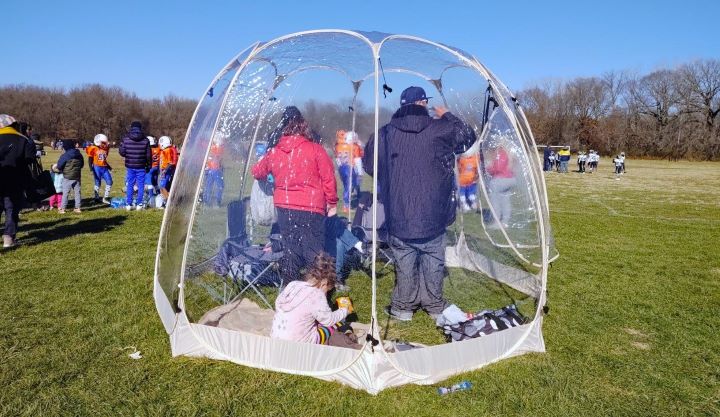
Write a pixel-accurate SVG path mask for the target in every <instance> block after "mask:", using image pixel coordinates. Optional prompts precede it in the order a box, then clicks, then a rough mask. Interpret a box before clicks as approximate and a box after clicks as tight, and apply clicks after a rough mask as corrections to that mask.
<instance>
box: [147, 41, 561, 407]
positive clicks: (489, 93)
mask: <svg viewBox="0 0 720 417" xmlns="http://www.w3.org/2000/svg"><path fill="white" fill-rule="evenodd" d="M385 83H387V84H388V85H389V86H391V88H394V89H396V90H397V91H395V92H394V93H388V91H387V90H385V91H384V90H383V88H382V86H383V84H385ZM410 85H419V86H422V87H424V88H425V90H426V91H427V92H428V95H429V96H432V97H433V98H432V100H431V104H432V103H433V102H434V103H436V104H441V105H444V106H446V107H447V108H448V109H449V110H450V112H452V113H453V114H455V115H456V116H458V117H460V118H461V119H462V120H464V121H465V122H466V123H468V124H469V125H470V126H471V127H472V128H473V129H474V130H475V134H476V136H477V138H478V139H477V142H476V143H475V145H473V147H472V148H471V149H470V150H468V151H467V152H466V155H478V156H479V157H480V160H481V161H483V160H485V161H487V160H489V159H491V158H492V157H493V155H494V154H493V152H496V150H497V149H498V148H499V147H502V148H504V149H505V150H506V151H507V153H508V154H509V156H510V159H511V161H512V171H513V175H514V187H512V189H511V191H505V192H502V194H501V193H500V192H499V191H497V187H494V186H493V178H492V177H491V176H489V175H488V174H487V172H485V171H484V164H482V163H481V164H479V167H478V168H477V169H478V171H479V172H478V174H479V184H478V189H477V204H478V205H479V207H478V208H477V209H476V210H468V211H466V210H463V209H462V207H460V205H458V206H459V208H458V213H457V218H456V220H455V222H454V223H453V224H452V225H451V226H449V227H448V230H447V234H446V270H447V274H446V278H445V283H444V296H445V298H447V300H448V302H450V303H454V304H456V305H457V306H458V307H460V308H461V309H462V310H463V311H480V310H483V309H496V308H500V307H503V306H505V305H508V304H515V305H516V306H517V307H518V310H519V311H520V312H521V313H522V314H524V315H525V316H526V317H528V321H527V322H526V323H525V324H522V325H520V326H517V327H512V328H509V329H506V330H503V331H499V332H495V333H492V334H489V335H486V336H483V337H478V338H471V339H467V340H463V341H459V342H452V343H449V342H447V340H446V339H445V336H444V335H443V334H442V332H441V331H440V330H439V329H438V328H436V327H435V325H434V322H433V321H432V320H431V319H430V318H429V316H427V315H425V314H424V313H416V314H415V317H414V319H413V321H412V322H410V323H401V322H395V321H394V320H390V319H389V318H388V317H387V316H385V315H384V313H382V307H384V305H387V302H388V300H389V297H390V292H391V291H392V287H393V281H394V280H393V275H392V269H393V267H392V266H387V265H385V264H384V262H382V261H381V259H380V258H375V256H377V255H375V254H379V252H378V251H377V247H376V246H375V245H377V243H376V242H374V243H373V246H372V249H371V251H372V253H373V258H372V259H373V262H372V264H371V266H370V270H369V271H368V272H367V273H363V272H353V273H352V274H351V276H350V278H349V279H348V283H349V285H350V288H351V290H350V296H351V297H352V298H353V301H354V304H355V309H356V314H357V322H361V323H365V324H366V332H367V333H368V334H369V337H363V338H362V339H361V340H359V343H362V344H363V345H362V349H359V350H358V349H349V348H341V347H333V346H326V345H319V344H308V343H297V342H291V341H285V340H278V339H273V338H270V337H269V336H268V334H269V332H266V333H263V332H262V331H260V332H258V331H257V329H255V330H251V329H243V328H239V329H238V328H234V329H231V328H224V327H222V326H220V325H218V324H217V323H212V322H208V321H207V320H204V319H203V317H204V316H207V314H208V313H209V312H212V311H216V310H217V309H222V308H224V307H225V306H227V305H228V304H230V303H231V302H236V301H238V300H240V299H248V300H250V301H253V302H254V303H255V304H257V305H258V306H260V307H259V309H260V310H263V309H265V310H266V312H269V313H270V315H272V310H271V309H270V308H269V305H262V304H263V303H262V302H261V300H259V299H258V297H257V293H255V292H253V291H246V292H244V293H240V290H239V288H238V287H237V286H236V285H234V284H235V282H233V281H232V280H231V279H228V277H226V276H220V275H218V274H216V273H214V272H213V269H212V264H213V259H215V257H216V255H217V253H218V251H219V250H220V248H221V246H222V244H223V242H224V241H225V239H226V238H227V237H228V219H229V218H230V217H231V216H232V213H231V211H232V210H233V209H232V207H235V206H233V205H232V202H234V201H243V199H244V198H246V197H247V196H249V195H250V190H251V185H252V183H253V178H252V176H251V175H250V174H249V171H250V168H251V167H252V166H253V165H254V164H255V163H256V162H257V161H258V157H257V156H256V152H255V150H256V148H257V146H256V145H257V144H258V143H261V142H264V141H267V138H268V137H269V135H270V134H271V133H270V132H272V131H274V130H275V129H276V128H277V127H278V124H279V123H280V118H281V115H282V113H283V109H284V108H285V107H286V106H290V105H294V106H297V107H298V108H299V109H300V110H301V111H302V112H303V114H304V116H305V117H306V119H308V121H309V123H310V125H311V127H312V128H313V129H314V130H315V131H316V132H318V134H319V136H320V137H321V143H322V144H323V146H324V147H325V148H326V150H328V153H329V155H331V156H332V147H333V145H334V140H335V131H336V130H339V129H344V130H348V131H350V130H353V131H355V132H358V134H359V136H360V138H361V141H363V142H365V141H367V139H368V138H369V136H370V135H373V134H374V135H376V136H377V132H378V129H379V127H381V126H382V125H383V124H384V123H387V122H388V121H389V116H390V115H391V114H392V112H393V111H395V110H396V109H397V108H398V107H399V96H400V94H399V92H400V91H402V90H403V89H404V88H406V87H408V86H410ZM327 109H335V110H336V111H334V112H333V111H328V110H327ZM330 115H334V116H333V117H331V116H330ZM338 115H340V116H338ZM218 136H221V137H222V139H223V148H224V152H223V153H222V156H221V158H222V161H221V164H222V169H223V177H222V179H223V183H224V184H223V185H222V188H220V191H219V193H220V195H219V197H218V200H217V201H216V204H211V203H210V201H208V196H207V187H208V186H209V185H208V178H207V166H208V161H209V158H212V157H213V156H212V155H211V152H210V150H211V145H212V143H213V138H216V137H218ZM374 143H375V144H376V146H377V141H375V142H374ZM377 154H378V153H377V151H375V152H374V155H377ZM214 157H216V158H217V157H218V156H217V155H215V156H214ZM375 163H376V164H377V161H375ZM361 179H362V181H361V187H362V188H363V190H364V191H369V192H370V193H371V194H372V195H373V196H375V192H374V191H375V190H376V189H377V183H376V180H375V179H374V178H372V177H370V176H368V175H363V177H362V178H361ZM338 183H339V187H338V188H339V189H338V192H339V194H340V195H341V196H342V186H341V185H340V181H338ZM544 184H545V183H544V178H543V174H542V170H541V164H540V162H539V158H538V155H537V153H536V152H535V143H534V139H533V137H532V133H531V131H530V128H529V126H528V123H527V120H526V118H525V116H524V114H523V112H522V110H521V108H520V107H519V106H518V104H517V102H516V100H515V98H514V97H513V96H512V94H511V93H510V92H509V91H508V89H507V88H506V87H505V86H504V85H503V84H502V83H501V82H500V81H499V80H498V79H497V78H496V77H495V76H494V75H493V74H492V73H491V72H490V71H489V70H488V69H487V68H485V67H484V66H483V65H482V64H481V63H480V62H479V61H478V60H477V59H476V58H475V57H473V56H471V55H469V54H467V53H465V52H463V51H460V50H458V49H454V48H451V47H448V46H445V45H442V44H438V43H435V42H431V41H427V40H424V39H419V38H416V37H412V36H399V35H386V34H381V33H375V32H373V33H366V32H351V31H343V30H320V31H310V32H303V33H297V34H292V35H288V36H284V37H281V38H278V39H275V40H273V41H270V42H267V43H257V44H255V45H252V46H251V47H250V48H248V49H246V50H245V51H243V52H242V53H240V54H239V55H238V56H237V57H235V58H234V59H232V60H231V61H230V62H229V63H228V64H227V66H226V67H225V68H224V69H223V70H222V71H221V72H220V73H219V74H218V75H217V76H216V77H215V79H214V80H213V81H212V83H211V84H210V86H209V88H208V90H207V94H206V95H204V96H203V98H202V99H201V100H200V103H199V105H198V107H197V109H196V111H195V114H194V116H193V119H192V122H191V124H190V128H189V130H188V133H187V136H186V138H185V141H184V142H183V144H182V148H181V155H180V162H179V165H178V169H177V172H176V175H175V179H174V183H173V186H172V190H171V194H170V198H169V204H168V207H167V209H166V212H165V216H164V219H163V224H162V229H161V233H160V239H159V244H158V250H157V260H156V267H155V285H154V297H155V300H156V305H157V310H158V312H159V315H160V317H161V319H162V323H163V325H164V326H165V329H166V330H167V332H168V334H169V335H170V340H171V347H172V354H173V355H174V356H178V355H185V356H193V357H207V358H214V359H221V360H228V361H232V362H235V363H238V364H242V365H246V366H252V367H257V368H263V369H269V370H275V371H281V372H287V373H292V374H300V375H308V376H313V377H316V378H320V379H324V380H334V381H339V382H341V383H343V384H346V385H349V386H352V387H355V388H359V389H365V390H367V391H368V392H370V393H377V392H379V391H380V390H382V389H384V388H387V387H391V386H397V385H401V384H406V383H415V384H431V383H434V382H436V381H439V380H442V379H445V378H447V377H449V376H451V375H454V374H457V373H460V372H465V371H468V370H472V369H477V368H479V367H482V366H484V365H487V364H490V363H493V362H495V361H498V360H501V359H504V358H508V357H512V356H516V355H520V354H523V353H527V352H543V351H544V342H543V338H542V332H541V326H542V320H543V316H542V313H543V307H544V305H545V297H546V293H545V288H546V274H547V266H548V263H549V260H550V257H551V256H553V255H554V252H553V250H554V249H553V248H552V239H551V235H550V226H549V219H548V206H547V196H546V191H545V188H544V187H545V185H544ZM215 187H217V184H216V185H215ZM215 192H217V190H216V191H215ZM373 201H376V200H375V197H374V199H373ZM508 204H509V207H510V208H511V209H510V212H509V213H503V212H507V210H508ZM342 206H343V202H342V197H341V198H340V202H339V207H342ZM375 207H377V204H374V205H373V210H372V221H373V223H372V224H373V225H375V226H377V223H376V222H377V217H376V216H377V212H376V210H375ZM248 211H249V210H248ZM354 211H355V208H354V207H353V208H350V212H349V213H348V217H350V218H352V217H353V216H354V215H355V212H354ZM338 212H339V213H343V212H342V211H341V210H340V209H339V210H338ZM508 214H510V217H509V218H507V215H508ZM501 217H503V219H502V221H500V219H501ZM243 221H244V223H245V227H246V230H247V232H248V235H249V237H250V240H251V241H252V242H251V243H254V244H263V243H265V242H267V236H268V234H269V230H268V228H267V227H263V226H259V225H257V224H255V223H254V222H253V220H252V216H250V215H249V214H248V215H247V216H246V217H245V218H243ZM261 291H262V294H263V296H265V297H267V299H269V303H268V304H270V303H272V302H273V300H274V297H275V296H277V293H278V289H277V288H275V287H272V286H270V287H267V288H265V287H263V288H261ZM250 320H252V319H250ZM258 320H259V319H258ZM250 324H252V323H250ZM250 327H252V326H250ZM398 340H403V341H408V342H412V343H414V346H415V347H416V348H414V349H408V350H402V351H401V350H400V349H394V348H393V346H397V345H396V344H394V343H397V341H398Z"/></svg>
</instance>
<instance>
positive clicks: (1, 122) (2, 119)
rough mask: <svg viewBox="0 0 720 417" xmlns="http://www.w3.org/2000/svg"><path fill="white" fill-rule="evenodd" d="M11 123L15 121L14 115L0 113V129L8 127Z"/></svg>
mask: <svg viewBox="0 0 720 417" xmlns="http://www.w3.org/2000/svg"><path fill="white" fill-rule="evenodd" d="M13 123H15V118H14V117H12V116H10V115H7V114H0V129H2V128H5V127H8V126H10V125H11V124H13Z"/></svg>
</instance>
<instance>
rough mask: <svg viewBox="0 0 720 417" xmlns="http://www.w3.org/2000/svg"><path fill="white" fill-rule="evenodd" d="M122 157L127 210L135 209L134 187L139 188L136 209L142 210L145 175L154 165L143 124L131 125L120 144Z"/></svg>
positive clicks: (135, 123) (135, 122) (134, 123)
mask: <svg viewBox="0 0 720 417" xmlns="http://www.w3.org/2000/svg"><path fill="white" fill-rule="evenodd" d="M119 152H120V156H122V157H123V158H125V168H126V169H127V174H126V175H125V188H126V191H125V192H126V194H127V196H126V198H125V209H126V210H128V211H130V210H132V208H133V194H134V191H135V188H134V187H137V188H136V189H137V197H136V199H135V202H134V203H135V208H136V209H137V210H142V209H143V208H144V205H143V192H144V191H145V173H146V172H149V171H150V166H151V164H152V151H151V150H150V141H148V139H147V138H146V137H145V134H144V133H143V131H142V123H140V122H138V121H134V122H132V123H131V124H130V129H129V130H128V133H127V135H126V136H125V137H124V138H123V140H122V141H121V142H120V151H119Z"/></svg>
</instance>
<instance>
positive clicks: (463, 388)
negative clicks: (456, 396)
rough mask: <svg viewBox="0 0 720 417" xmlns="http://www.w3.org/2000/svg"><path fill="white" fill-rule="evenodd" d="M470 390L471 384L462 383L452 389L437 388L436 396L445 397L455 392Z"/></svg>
mask: <svg viewBox="0 0 720 417" xmlns="http://www.w3.org/2000/svg"><path fill="white" fill-rule="evenodd" d="M470 388H472V384H471V383H470V382H469V381H463V382H461V383H459V384H455V385H453V386H452V387H440V388H438V394H440V395H445V394H450V393H451V392H455V391H466V390H469V389H470Z"/></svg>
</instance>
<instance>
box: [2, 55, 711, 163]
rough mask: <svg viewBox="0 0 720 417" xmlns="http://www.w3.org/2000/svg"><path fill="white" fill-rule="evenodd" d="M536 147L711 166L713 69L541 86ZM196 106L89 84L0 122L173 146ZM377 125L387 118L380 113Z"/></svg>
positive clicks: (367, 123)
mask: <svg viewBox="0 0 720 417" xmlns="http://www.w3.org/2000/svg"><path fill="white" fill-rule="evenodd" d="M518 98H519V100H520V103H521V104H522V106H523V108H524V110H525V113H526V115H527V116H528V119H529V121H530V126H531V127H532V130H533V133H534V134H535V138H536V141H537V142H538V144H548V145H570V146H571V147H572V148H573V149H582V150H588V149H595V150H597V151H599V152H600V153H601V154H605V155H609V154H614V153H618V152H620V151H625V152H627V153H629V154H630V155H631V156H632V157H660V158H667V159H670V160H678V159H701V160H719V159H720V61H718V60H715V59H708V60H699V61H695V62H691V63H688V64H684V65H680V66H679V67H677V68H674V69H661V70H657V71H654V72H652V73H650V74H647V75H636V74H631V73H630V72H627V71H620V72H616V71H611V72H607V73H605V74H602V75H601V76H599V77H590V78H576V79H573V80H570V81H547V82H545V83H542V84H540V85H536V86H534V87H531V88H527V89H525V90H522V91H520V92H519V93H518ZM195 106H196V102H195V101H194V100H189V99H183V98H178V97H175V96H172V95H170V96H166V97H165V98H163V99H140V98H138V97H137V96H136V95H135V94H132V93H128V92H126V91H124V90H122V89H121V88H118V87H104V86H101V85H98V84H90V85H85V86H81V87H76V88H72V89H69V90H66V89H62V88H44V87H35V86H28V85H9V86H4V87H0V112H4V113H8V114H11V115H13V116H14V117H15V118H17V119H18V120H21V121H26V122H28V123H30V124H31V125H32V126H33V131H34V132H35V133H40V134H41V135H42V137H41V139H42V140H43V141H45V142H49V141H50V140H52V139H56V138H79V139H91V138H92V137H93V136H94V135H95V134H97V133H101V132H102V133H105V134H106V135H108V136H109V137H110V140H111V141H117V140H119V139H120V138H121V137H122V135H123V134H124V133H125V131H126V129H127V127H128V126H129V124H130V122H131V121H133V120H140V121H142V122H143V125H144V126H145V128H146V131H147V132H148V134H153V135H169V136H171V137H173V138H174V139H175V141H176V143H180V142H181V141H182V140H183V139H184V137H185V132H186V130H187V127H188V125H189V123H190V119H191V117H192V114H193V111H194V109H195ZM302 107H303V111H304V113H305V116H306V118H307V119H308V120H309V121H310V123H311V125H312V126H313V128H315V129H316V130H318V133H319V134H320V136H322V137H323V139H324V141H327V140H334V132H335V129H339V128H343V129H345V130H349V129H350V128H351V127H352V114H353V113H352V111H350V110H354V111H355V117H356V131H358V133H359V135H360V138H361V140H363V141H365V140H367V137H369V135H370V134H371V133H372V131H371V130H372V127H373V126H374V115H373V112H372V109H371V108H366V106H363V104H362V103H357V104H356V107H357V108H355V109H350V108H346V107H344V106H343V105H340V104H332V103H322V102H318V101H313V100H310V101H308V102H307V103H305V104H304V105H303V106H302ZM381 112H382V114H381V115H380V116H381V117H380V119H381V121H382V122H383V123H384V122H385V121H386V120H388V119H389V118H390V114H391V113H390V111H389V110H387V109H385V108H382V109H381Z"/></svg>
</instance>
